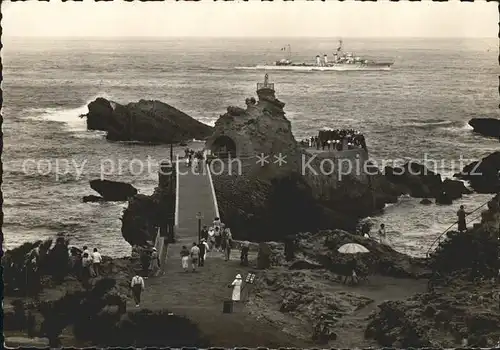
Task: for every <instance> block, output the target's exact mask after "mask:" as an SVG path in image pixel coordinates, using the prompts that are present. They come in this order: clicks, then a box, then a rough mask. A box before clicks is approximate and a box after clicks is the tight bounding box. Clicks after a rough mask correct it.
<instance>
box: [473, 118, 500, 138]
mask: <svg viewBox="0 0 500 350" xmlns="http://www.w3.org/2000/svg"><path fill="white" fill-rule="evenodd" d="M469 125H470V126H472V127H473V128H474V132H477V133H478V134H481V135H484V136H490V137H500V119H496V118H472V119H471V120H470V121H469Z"/></svg>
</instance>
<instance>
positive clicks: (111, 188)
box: [87, 179, 137, 201]
mask: <svg viewBox="0 0 500 350" xmlns="http://www.w3.org/2000/svg"><path fill="white" fill-rule="evenodd" d="M90 187H91V188H92V189H93V190H94V191H96V192H97V193H99V194H100V195H101V196H102V198H103V200H106V201H126V200H128V199H129V198H131V197H133V196H135V195H136V194H137V189H136V188H135V187H134V186H132V185H131V184H128V183H124V182H117V181H109V180H100V179H97V180H90ZM87 199H89V198H88V197H87Z"/></svg>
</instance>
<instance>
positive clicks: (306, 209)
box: [213, 174, 367, 242]
mask: <svg viewBox="0 0 500 350" xmlns="http://www.w3.org/2000/svg"><path fill="white" fill-rule="evenodd" d="M213 180H214V187H215V191H216V193H217V202H218V205H219V211H220V215H221V217H222V219H223V221H224V222H225V223H226V224H227V225H228V227H231V229H232V232H233V235H234V237H235V238H237V239H248V240H251V241H257V242H260V241H270V240H278V241H279V240H282V239H283V238H284V237H285V236H287V235H290V234H294V233H297V232H301V231H302V232H305V231H316V230H318V229H327V228H332V227H339V228H342V229H346V230H354V229H355V227H356V222H357V220H358V219H359V218H360V217H362V216H363V215H364V214H367V211H360V209H362V206H361V205H359V206H357V207H356V204H355V200H359V197H358V198H356V197H354V196H353V195H355V193H353V194H351V196H353V197H354V198H352V199H351V201H350V202H347V198H348V196H349V194H347V193H345V195H344V197H343V198H344V199H345V202H344V206H343V207H342V203H341V202H340V201H339V202H338V206H339V207H338V210H337V208H335V209H332V208H331V207H330V206H327V205H325V204H324V203H322V202H321V201H318V200H317V199H316V198H314V197H313V195H312V190H311V188H310V186H309V185H308V184H307V183H306V182H305V181H304V179H303V178H302V177H301V176H300V174H290V176H288V177H282V178H275V179H273V180H272V181H266V180H262V179H255V178H253V179H252V178H247V177H246V176H214V177H213ZM346 192H347V190H346ZM339 195H340V194H339ZM353 208H356V209H357V212H356V211H355V210H352V211H351V212H350V211H349V210H350V209H353Z"/></svg>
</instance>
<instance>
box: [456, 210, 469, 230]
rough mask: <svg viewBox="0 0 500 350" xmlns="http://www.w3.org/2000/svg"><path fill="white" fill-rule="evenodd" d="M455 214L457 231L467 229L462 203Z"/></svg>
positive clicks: (465, 214)
mask: <svg viewBox="0 0 500 350" xmlns="http://www.w3.org/2000/svg"><path fill="white" fill-rule="evenodd" d="M457 216H458V231H459V232H464V231H467V222H466V220H465V217H466V216H467V213H466V212H465V208H464V206H463V205H461V206H460V209H458V211H457Z"/></svg>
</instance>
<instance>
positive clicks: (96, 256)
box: [92, 248, 102, 276]
mask: <svg viewBox="0 0 500 350" xmlns="http://www.w3.org/2000/svg"><path fill="white" fill-rule="evenodd" d="M101 262H102V256H101V253H99V252H98V251H97V248H94V252H93V253H92V265H93V267H94V273H95V274H96V275H97V276H99V275H102V270H101Z"/></svg>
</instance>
